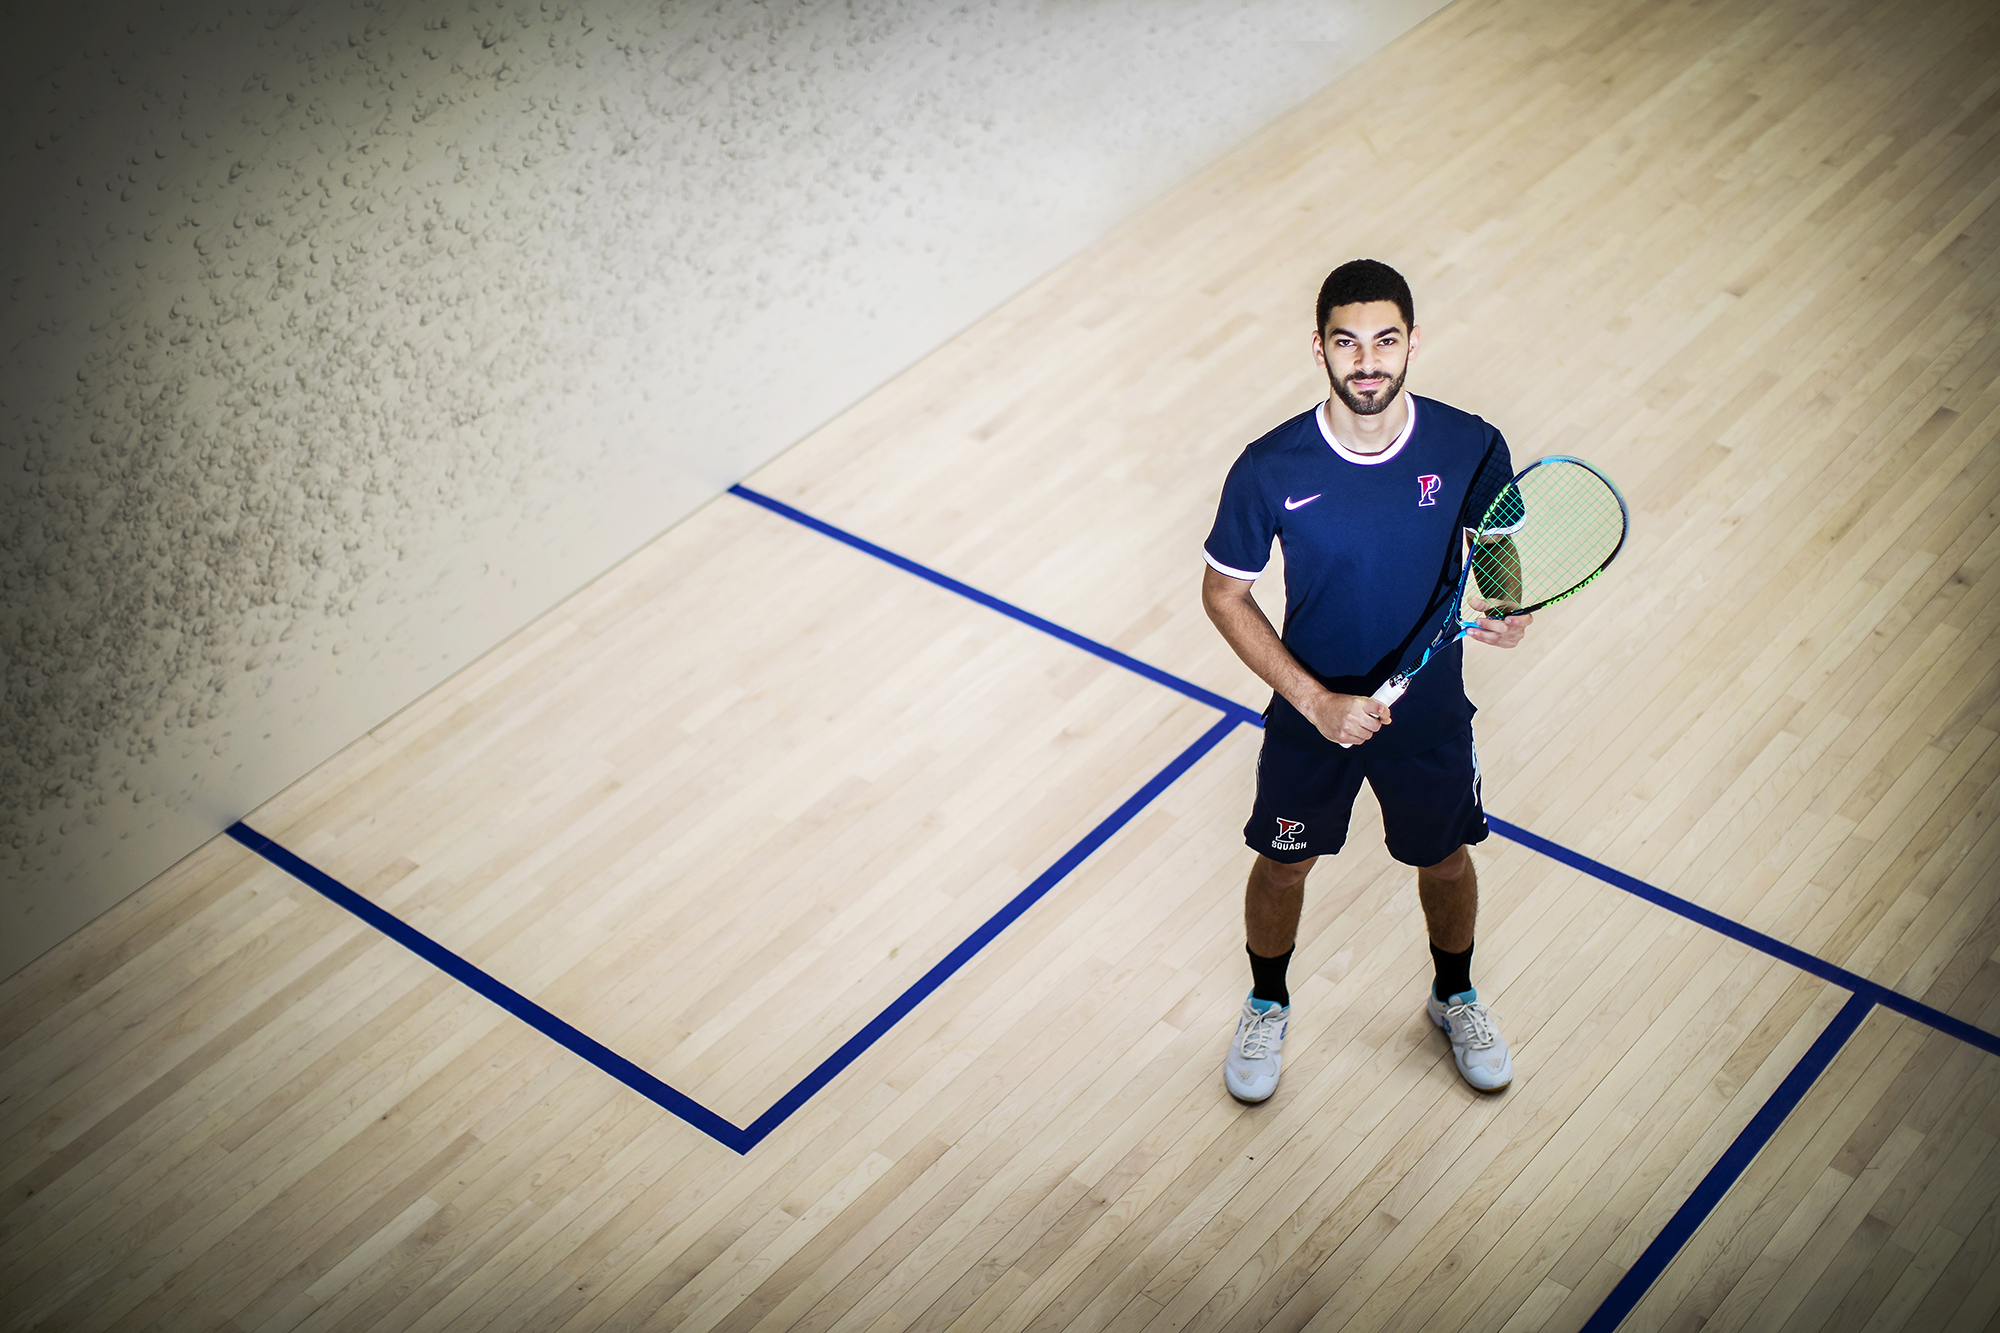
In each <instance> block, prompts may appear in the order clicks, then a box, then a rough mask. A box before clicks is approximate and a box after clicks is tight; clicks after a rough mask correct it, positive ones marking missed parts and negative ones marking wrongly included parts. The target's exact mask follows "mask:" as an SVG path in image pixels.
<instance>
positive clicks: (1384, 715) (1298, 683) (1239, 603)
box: [1201, 567, 1518, 745]
mask: <svg viewBox="0 0 2000 1333" xmlns="http://www.w3.org/2000/svg"><path fill="white" fill-rule="evenodd" d="M1201 605H1202V609H1203V610H1205V611H1207V612H1208V618H1209V619H1210V620H1212V621H1214V622H1215V628H1216V629H1218V630H1220V631H1221V633H1222V637H1223V638H1224V639H1225V640H1227V641H1228V643H1229V646H1230V647H1231V648H1233V649H1235V651H1236V655H1237V656H1238V657H1240V658H1242V659H1243V665H1245V666H1247V667H1249V668H1250V669H1251V670H1252V671H1254V672H1256V673H1257V676H1258V679H1260V680H1262V681H1263V682H1264V683H1265V684H1266V685H1269V686H1270V687H1271V688H1272V689H1274V690H1276V691H1277V692H1278V693H1279V694H1282V695H1284V696H1285V698H1286V700H1287V701H1289V702H1290V703H1291V705H1292V707H1294V708H1296V709H1298V710H1299V712H1301V713H1303V714H1304V715H1305V716H1306V717H1307V719H1309V720H1310V721H1311V722H1312V724H1313V725H1314V726H1315V727H1318V728H1319V734H1320V735H1322V736H1324V737H1326V738H1327V739H1328V740H1330V741H1337V742H1339V743H1340V744H1342V745H1359V744H1361V742H1363V741H1365V740H1367V739H1368V738H1369V737H1370V736H1373V735H1374V734H1375V733H1376V732H1378V731H1380V730H1381V729H1382V728H1383V727H1386V726H1388V725H1389V721H1390V718H1389V705H1387V704H1384V703H1377V702H1376V701H1375V700H1373V699H1370V698H1367V697H1366V696H1364V695H1358V694H1335V693H1334V692H1333V691H1332V690H1329V689H1327V688H1326V687H1325V686H1324V685H1322V684H1320V683H1319V682H1318V681H1317V680H1315V679H1314V678H1313V676H1312V673H1311V672H1309V671H1307V670H1306V669H1305V668H1304V667H1302V666H1300V665H1299V659H1298V658H1296V657H1293V656H1292V653H1291V650H1290V649H1289V648H1286V647H1285V644H1284V640H1282V639H1280V638H1279V637H1278V632H1277V631H1276V630H1275V629H1273V628H1271V622H1270V620H1269V619H1268V618H1267V617H1266V616H1265V615H1264V608H1263V607H1261V606H1258V605H1257V602H1256V599H1255V598H1253V597H1251V595H1250V581H1249V580H1247V579H1233V578H1230V577H1229V576H1228V575H1227V574H1224V573H1221V572H1220V571H1218V570H1216V569H1214V568H1211V567H1204V568H1203V570H1202V575H1201ZM1517 637H1518V636H1517Z"/></svg>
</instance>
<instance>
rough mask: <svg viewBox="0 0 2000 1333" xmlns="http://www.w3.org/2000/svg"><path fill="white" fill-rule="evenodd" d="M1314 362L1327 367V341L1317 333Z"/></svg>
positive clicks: (1414, 348) (1323, 368) (1413, 349)
mask: <svg viewBox="0 0 2000 1333" xmlns="http://www.w3.org/2000/svg"><path fill="white" fill-rule="evenodd" d="M1410 350H1411V351H1413V352H1414V351H1415V350H1416V344H1415V343H1412V344H1410ZM1313 364H1314V365H1316V366H1318V367H1319V368H1320V369H1321V370H1325V369H1326V343H1325V341H1324V340H1323V339H1321V337H1320V336H1319V335H1318V334H1317V333H1315V334H1314V335H1313Z"/></svg>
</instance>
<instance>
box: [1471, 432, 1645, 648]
mask: <svg viewBox="0 0 2000 1333" xmlns="http://www.w3.org/2000/svg"><path fill="white" fill-rule="evenodd" d="M1509 529H1511V530H1512V531H1511V532H1510V531H1508V530H1509ZM1479 533H1480V537H1475V538H1474V540H1473V544H1472V555H1471V559H1472V575H1473V577H1472V578H1471V579H1470V580H1468V587H1467V599H1466V600H1467V603H1468V606H1471V607H1473V609H1475V610H1476V609H1477V607H1476V606H1474V597H1473V594H1474V593H1475V592H1476V593H1477V595H1478V598H1479V600H1480V601H1483V602H1484V603H1485V604H1486V605H1487V606H1490V607H1493V608H1494V609H1515V610H1526V611H1532V610H1535V609H1537V608H1539V607H1543V606H1547V605H1549V604H1550V603H1551V602H1559V601H1561V600H1562V599H1563V598H1565V597H1567V596H1569V595H1570V594H1571V593H1573V592H1576V591H1577V590H1578V589H1580V588H1582V587H1583V586H1584V585H1585V584H1587V583H1589V582H1590V581H1591V580H1592V579H1594V578H1596V577H1597V575H1598V573H1599V572H1600V571H1602V570H1603V568H1604V566H1605V565H1606V564H1608V563H1609V562H1610V560H1611V557H1612V556H1614V555H1616V554H1617V553H1618V548H1619V547H1620V546H1621V545H1623V543H1624V540H1625V506H1624V505H1623V504H1622V503H1621V502H1620V501H1619V498H1618V493H1617V491H1615V490H1613V489H1612V487H1611V484H1610V483H1609V482H1608V481H1606V480H1605V479H1604V478H1603V477H1601V476H1599V475H1598V474H1597V472H1596V471H1594V470H1593V469H1591V468H1589V467H1586V466H1584V465H1583V464H1581V463H1578V462H1574V461H1572V460H1569V459H1551V460H1549V461H1547V462H1545V463H1541V464H1538V465H1536V466H1534V467H1531V468H1529V469H1528V470H1527V471H1525V472H1523V473H1522V474H1521V475H1520V476H1519V477H1516V478H1515V479H1514V480H1512V481H1510V482H1508V483H1507V485H1506V486H1505V487H1503V488H1502V489H1501V491H1500V493H1499V494H1498V495H1497V496H1495V497H1494V499H1493V503H1492V504H1491V505H1489V506H1487V509H1486V514H1485V516H1484V517H1483V518H1482V519H1481V520H1480V523H1479ZM1503 536H1504V537H1507V538H1511V540H1499V538H1500V537H1503ZM1481 538H1484V540H1482V539H1481ZM1473 585H1476V588H1475V587H1474V586H1473Z"/></svg>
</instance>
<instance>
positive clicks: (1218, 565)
mask: <svg viewBox="0 0 2000 1333" xmlns="http://www.w3.org/2000/svg"><path fill="white" fill-rule="evenodd" d="M1201 558H1202V559H1204V560H1206V561H1208V567H1209V568H1210V569H1212V570H1214V571H1215V572H1216V573H1218V574H1227V575H1228V576H1229V577H1230V578H1232V579H1242V580H1243V581H1244V582H1245V583H1255V582H1256V581H1257V579H1258V576H1259V575H1261V574H1263V572H1264V570H1262V569H1259V570H1256V571H1254V572H1253V571H1251V570H1247V569H1231V568H1230V567H1229V566H1228V565H1225V564H1223V563H1222V562H1221V561H1220V560H1217V559H1216V558H1215V557H1214V556H1212V555H1210V554H1209V553H1208V551H1207V550H1206V549H1205V548H1204V549H1203V551H1202V553H1201ZM1268 568H1270V566H1269V565H1266V566H1265V569H1268Z"/></svg>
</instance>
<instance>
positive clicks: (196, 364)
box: [0, 0, 1438, 975]
mask: <svg viewBox="0 0 2000 1333" xmlns="http://www.w3.org/2000/svg"><path fill="white" fill-rule="evenodd" d="M1437 7H1438V0H1415V2H1414V3H1410V2H1407V0H1387V2H1385V3H1377V4H1372V5H1368V6H1365V7H1364V6H1363V5H1361V4H1359V3H1339V4H1324V3H1317V4H1316V3H1309V2H1307V0H1240V2H1230V0H1183V2H1182V3H1171V2H1169V0H1074V2H1072V3H1059V2H1057V0H1050V3H1034V2H1033V0H1026V2H1016V3H997V2H996V3H990V4H968V5H963V6H959V7H956V8H948V7H946V6H943V5H938V4H932V3H927V2H925V0H850V3H845V4H831V3H762V4H759V3H748V2H747V0H728V2H725V3H703V4H692V3H687V4H683V3H666V4H661V3H652V4H643V3H592V4H565V3H559V2H556V0H549V2H548V3H529V4H519V3H475V2H474V0H458V3H438V4H431V5H409V6H401V5H392V4H382V3H367V2H366V0H325V2H323V3H312V4H271V3H252V4H238V5H223V4H215V3H207V2H206V0H200V2H197V3H170V4H165V5H160V6H153V7H148V6H111V5H104V4H90V3H85V4H81V5H64V6H59V7H58V6H46V5H44V6H38V7H27V6H12V7H9V9H8V10H7V12H6V14H5V22H6V25H7V31H8V32H9V34H10V42H9V50H8V53H7V54H6V56H5V57H4V59H5V61H6V65H7V71H6V76H5V78H4V80H0V84H3V85H4V86H0V105H4V107H5V111H6V123H7V126H8V135H7V137H6V140H5V141H4V142H5V152H6V155H7V176H8V181H9V193H10V195H11V202H10V204H9V210H10V212H9V217H8V226H7V246H6V252H5V259H4V263H5V268H4V272H3V273H0V276H3V277H4V280H5V293H6V299H5V304H4V323H0V346H4V348H5V357H4V365H0V431H4V436H0V448H4V452H3V453H0V464H4V476H5V480H4V483H0V485H4V490H0V496H4V504H5V512H4V526H0V537H3V538H4V550H3V551H0V589H4V613H0V651H4V655H5V699H4V713H0V724H4V734H3V735H0V854H4V856H5V882H4V884H0V895H3V896H0V941H4V942H0V975H5V974H8V973H11V972H12V971H14V970H15V969H17V968H18V967H19V966H20V965H22V964H23V963H25V962H26V961H27V960H28V959H30V958H32V957H34V956H35V955H37V954H38V953H40V952H41V951H42V950H43V949H46V948H47V947H48V946H49V945H51V944H53V943H54V942H56V941H57V940H59V939H61V938H62V937H63V936H64V935H66V934H68V933H69V932H70V931H71V930H73V929H75V928H76V927H77V926H79V925H81V924H82V923H84V922H85V921H87V920H89V919H90V918H91V917H92V916H94V915H96V914H97V913H98V912H100V911H102V910H103V909H104V908H105V907H107V906H109V905H110V904H112V903H114V902H116V901H117V900H118V899H119V898H121V897H122V896H124V895H125V894H127V893H129V892H130V891H132V890H133V889H135V888H137V887H138V886H139V885H140V884H141V883H143V882H144V881H145V880H146V879H148V878H150V877H151V876H152V875H154V874H156V873H158V872H159V871H160V870H162V869H164V868H165V867H166V866H167V865H169V864H171V863H172V862H173V861H174V860H175V859H177V858H178V857H180V856H182V855H184V854H185V853H186V852H188V851H189V850H191V849H192V848H193V847H195V846H197V845H199V844H200V843H201V842H202V841H204V840H205V839H207V838H208V837H211V836H213V835H214V833H215V832H217V831H218V830H219V829H220V828H222V827H223V826H225V825H226V824H227V823H228V822H229V821H230V820H231V819H233V818H235V817H236V816H237V815H239V814H241V813H242V812H243V811H245V810H247V809H249V808H251V807H252V806H254V805H256V804H257V803H259V802H260V801H261V800H263V799H265V798H266V797H268V796H269V795H270V794H272V793H273V792H275V791H276V790H278V789H279V788H281V787H282V786H284V785H285V784H286V783H287V782H289V781H291V780H292V779H293V778H295V777H297V776H298V775H299V774H301V773H302V772H304V771H306V770H307V769H308V768H310V767H311V766H312V765H313V764H314V763H316V762H318V761H319V760H321V759H323V758H324V757H325V756H326V755H328V754H330V753H331V752H333V751H334V750H335V749H337V748H339V747H340V746H341V745H342V744H344V743H346V742H348V741H350V740H352V739H353V738H354V737H356V736H357V735H359V734H360V733H362V732H363V731H365V730H366V729H367V728H369V727H371V726H373V725H374V724H376V723H377V722H379V721H381V720H382V719H383V718H384V717H386V716H388V715H389V714H391V713H392V712H394V711H395V710H396V709H397V708H398V707H400V706H402V705H403V704H405V703H407V702H408V701H409V700H411V699H412V698H414V697H415V696H417V695H418V694H420V693H421V692H422V691H423V690H425V689H427V688H429V687H430V686H432V685H434V684H436V683H437V682H438V681H439V680H441V679H443V678H444V677H445V676H447V675H448V674H450V672H451V671H452V670H453V669H455V668H456V667H458V666H460V665H462V664H463V663H465V662H467V661H469V660H470V659H472V658H473V657H475V656H477V655H478V654H479V653H480V652H482V651H484V650H485V649H486V648H488V647H490V646H491V645H492V644H493V643H495V642H497V641H498V640H499V639H501V638H503V637H504V636H505V635H506V634H507V633H509V632H510V631H512V630H513V629H515V628H518V627H519V626H520V625H522V624H523V623H525V622H526V621H527V620H529V619H531V618H533V617H534V616H535V615H537V614H538V613H540V612H541V611H543V610H545V609H546V608H547V607H549V606H550V605H551V604H553V603H554V602H555V601H557V600H558V599H559V598H560V597H562V596H563V595H564V594H565V593H567V592H569V591H571V590H572V589H574V588H575V587H577V586H578V585H580V584H581V583H583V582H585V581H587V580H588V579H589V578H591V577H592V576H594V575H595V574H597V573H599V572H601V571H602V570H603V569H605V568H607V567H608V566H609V565H611V564H612V563H614V562H615V561H616V560H618V559H619V558H620V557H621V556H623V555H624V554H626V553H627V552H629V551H631V550H632V549H634V548H635V547H637V546H639V545H640V544H642V543H643V542H645V541H646V540H647V539H649V538H650V537H652V536H653V535H655V534H657V533H658V532H659V531H661V530H662V529H664V528H665V527H667V526H668V525H670V524H671V523H673V522H674V521H675V520H676V519H678V518H679V517H681V516H682V515H684V514H685V513H687V512H688V511H689V510H690V509H692V508H693V507H695V506H696V505H698V504H700V503H702V502H703V501H704V500H706V499H707V498H709V497H710V496H712V495H713V494H714V493H716V492H717V491H718V490H719V489H721V488H723V487H724V486H726V485H727V484H728V483H730V482H731V481H733V480H735V479H736V478H738V477H740V476H742V475H743V474H745V473H746V472H748V471H749V470H751V469H752V468H754V467H755V466H756V465H757V464H758V463H760V462H761V461H763V460H765V459H767V458H769V457H770V456H771V455H772V454H774V453H775V452H777V451H778V450H780V449H782V448H783V447H784V446H785V445H786V444H788V443H789V442H791V441H792V440H795V439H797V438H798V437H799V436H800V435H802V434H804V433H805V432H806V431H808V430H810V429H811V428H812V427H813V426H815V425H817V424H818V423H820V422H822V421H824V420H825V419H827V418H828V417H829V416H831V415H833V414H834V413H835V412H837V411H838V410H840V409H841V408H842V407H844V406H846V405H847V404H849V403H851V402H853V401H854V400H856V399H857V398H859V397H860V396H861V395H863V394H864V393H866V392H867V391H868V390H869V389H870V388H872V387H873V386H875V385H876V384H878V383H880V382H881V381H882V380H883V379H885V378H886V377H888V376H890V375H892V374H893V373H894V372H895V371H896V370H898V369H900V368H901V367H902V366H905V365H907V364H908V363H909V362H910V361H912V360H914V359H915V358H916V357H918V356H920V355H922V354H923V353H924V352H925V351H927V350H928V349H930V348H932V347H934V346H936V345H937V344H938V343H939V342H941V341H942V340H943V339H944V338H946V337H947V336H949V335H950V334H951V333H952V332H953V331H954V330H956V329H957V328H959V327H962V326H963V325H964V324H965V323H967V322H969V321H970V320H971V319H973V318H976V317H977V316H978V315H979V314H981V313H982V312H983V311H985V310H987V309H989V308H991V307H992V306H993V305H994V304H995V303H996V302H998V301H999V300H1000V299H1002V298H1004V297H1005V296H1006V295H1007V294H1009V293H1010V292H1012V291H1014V290H1016V289H1018V288H1019V287H1021V286H1022V285H1024V284H1025V283H1027V282H1029V281H1031V280H1032V279H1033V278H1035V277H1036V276H1038V275H1039V274H1040V273H1042V272H1044V271H1046V270H1047V269H1048V268H1049V267H1051V266H1052V265H1053V264H1055V263H1056V262H1057V261H1059V260H1060V259H1061V258H1063V257H1064V256H1066V255H1067V254H1069V253H1072V252H1073V251H1075V250H1076V249H1077V248H1079V247H1080V246H1081V245H1083V244H1084V243H1086V242H1087V241H1088V240H1090V239H1091V238H1092V237H1093V236H1095V235H1097V234H1099V233H1100V232H1101V231H1102V230H1104V229H1105V228H1106V227H1107V226H1108V225H1110V224H1111V223H1112V222H1114V221H1116V220H1117V219H1118V218H1120V217H1121V216H1123V215H1125V214H1127V213H1129V212H1130V211H1131V210H1132V209H1134V208H1135V207H1136V206H1137V205H1139V204H1140V203H1142V202H1143V201H1144V200H1145V199H1146V198H1147V197H1148V196H1150V195H1152V194H1154V193H1156V192H1158V191H1160V190H1162V189H1164V188H1165V187H1166V186H1168V185H1170V184H1171V183H1172V182H1173V181H1175V180H1176V179H1178V178H1180V177H1181V176H1184V175H1185V174H1187V173H1188V172H1189V171H1190V170H1192V169H1193V168H1195V167H1197V166H1199V165H1200V164H1201V163H1202V162H1204V161H1206V160H1207V159H1209V158H1212V157H1214V156H1215V155H1217V154H1219V153H1220V152H1222V151H1224V150H1225V149H1227V148H1228V147H1229V146H1230V145H1231V144H1232V143H1234V142H1235V141H1237V140H1239V139H1241V138H1242V137H1244V136H1245V135H1247V134H1248V133H1250V132H1251V131H1253V130H1254V129H1256V128H1257V127H1258V126H1260V125H1261V124H1263V123H1265V122H1266V121H1268V120H1269V119H1270V118H1272V117H1273V116H1275V115H1276V114H1277V113H1278V112H1280V111H1282V110H1284V109H1285V108H1286V107H1288V106H1290V105H1292V104H1293V103H1295V102H1297V101H1298V100H1300V99H1301V98H1303V97H1304V96H1306V95H1308V94H1309V93H1311V92H1312V91H1314V90H1316V89H1317V88H1318V87H1320V86H1323V85H1324V83H1325V82H1327V81H1328V80H1329V79H1330V78H1331V77H1333V76H1334V75H1335V74H1336V73H1337V72H1338V71H1339V70H1340V69H1343V68H1346V67H1347V66H1349V65H1352V64H1353V63H1355V62H1356V61H1358V60H1359V59H1361V58H1362V57H1364V56H1365V55H1366V54H1368V53H1369V52H1370V51H1372V50H1373V49H1375V48H1376V47H1378V46H1379V45H1381V44H1382V43H1383V42H1385V41H1387V40H1388V39H1389V38H1391V37H1393V36H1394V35H1395V34H1396V33H1398V32H1400V31H1402V30H1404V29H1406V28H1407V27H1409V26H1411V25H1412V24H1414V23H1415V22H1416V21H1417V20H1418V19H1420V18H1421V17H1423V16H1424V15H1425V14H1427V13H1428V12H1430V11H1431V10H1433V9H1435V8H1437Z"/></svg>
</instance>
